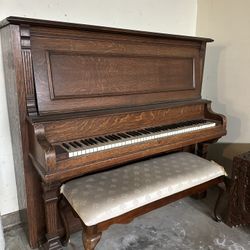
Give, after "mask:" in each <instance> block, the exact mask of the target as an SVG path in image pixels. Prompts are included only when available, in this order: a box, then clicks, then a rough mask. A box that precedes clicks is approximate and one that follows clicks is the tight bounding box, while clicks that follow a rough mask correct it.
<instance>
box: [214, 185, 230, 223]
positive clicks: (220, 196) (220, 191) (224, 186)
mask: <svg viewBox="0 0 250 250" xmlns="http://www.w3.org/2000/svg"><path fill="white" fill-rule="evenodd" d="M221 185H222V187H220V186H219V185H218V189H219V194H218V197H217V200H216V202H215V206H214V219H215V221H217V222H221V221H222V218H221V216H219V215H218V211H217V210H218V207H219V204H220V200H221V198H222V195H223V194H224V193H225V192H226V189H227V187H226V184H225V182H223V183H221Z"/></svg>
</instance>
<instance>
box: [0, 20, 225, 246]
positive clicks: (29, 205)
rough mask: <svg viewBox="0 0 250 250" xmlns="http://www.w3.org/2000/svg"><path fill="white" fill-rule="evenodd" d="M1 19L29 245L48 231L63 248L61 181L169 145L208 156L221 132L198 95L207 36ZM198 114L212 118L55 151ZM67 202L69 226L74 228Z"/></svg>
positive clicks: (221, 123) (220, 120) (221, 121)
mask: <svg viewBox="0 0 250 250" xmlns="http://www.w3.org/2000/svg"><path fill="white" fill-rule="evenodd" d="M0 27H1V38H2V46H3V60H4V70H5V79H6V91H7V98H8V107H9V114H10V123H11V131H12V141H13V150H14V157H15V170H16V175H17V176H18V177H21V178H17V182H18V183H17V185H18V189H19V190H20V191H19V203H20V208H26V210H25V211H26V216H24V217H27V224H28V235H29V242H30V245H31V246H32V247H37V246H38V245H39V244H40V242H44V241H45V240H46V241H47V248H48V249H52V248H53V247H56V248H58V249H60V248H61V246H60V243H59V238H60V236H62V235H63V234H64V228H63V227H62V226H61V220H60V218H59V217H58V215H57V203H58V193H59V186H60V184H62V183H63V182H65V181H67V180H70V179H71V178H76V177H78V176H81V175H84V174H90V173H92V172H96V171H101V170H104V169H107V168H112V167H116V166H120V165H122V164H125V163H127V162H131V161H136V160H140V159H142V158H146V157H150V156H152V155H157V154H164V153H166V152H171V151H178V150H184V151H185V150H192V151H197V152H198V153H199V154H200V155H203V156H205V151H204V149H205V146H203V144H204V143H205V144H206V143H211V142H213V141H215V140H218V139H219V138H220V137H221V136H223V135H225V134H226V118H225V117H224V116H223V115H220V114H216V113H214V112H213V111H212V110H211V102H210V101H207V100H202V99H201V87H202V75H203V67H204V59H205V50H206V43H207V42H211V41H212V40H211V39H208V38H198V37H188V36H176V35H166V34H158V33H150V32H140V31H130V30H122V29H113V28H106V27H97V26H90V25H80V24H70V23H61V22H51V21H44V20H35V19H27V18H19V17H9V18H7V19H6V20H4V21H2V22H1V24H0ZM195 119H204V120H207V119H208V120H211V121H214V122H215V123H216V126H215V127H213V128H208V129H206V130H204V131H202V130H200V131H193V132H189V133H184V134H180V135H176V136H171V137H168V138H165V139H164V138H162V139H158V140H154V141H147V142H143V143H139V144H135V145H130V146H126V147H120V148H119V149H114V150H107V151H102V152H96V153H95V154H89V155H85V156H78V157H73V158H67V157H65V156H63V155H62V154H61V155H60V154H58V151H57V150H56V149H57V145H58V144H60V143H62V142H65V141H69V140H76V139H81V138H89V137H92V136H103V135H109V134H112V133H118V132H126V131H129V130H136V129H141V128H149V127H153V126H161V125H166V124H176V123H180V122H184V121H190V120H195ZM197 144H199V146H198V147H197V146H196V145H197ZM205 144H204V145H205ZM196 148H198V150H195V149H196ZM41 183H42V185H41ZM65 209H66V210H67V211H69V212H67V213H66V214H67V215H66V217H67V219H68V220H70V223H69V224H70V229H69V230H70V231H75V230H78V229H80V222H79V220H77V219H75V218H74V216H73V215H72V213H71V212H70V209H67V208H65ZM45 232H46V233H45ZM95 236H96V237H95V240H94V242H96V241H97V240H98V238H99V236H98V234H96V235H95ZM91 242H92V241H88V240H87V241H86V242H85V243H84V244H87V245H89V244H90V245H91V244H95V243H91Z"/></svg>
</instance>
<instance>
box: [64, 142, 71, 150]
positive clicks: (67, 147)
mask: <svg viewBox="0 0 250 250" xmlns="http://www.w3.org/2000/svg"><path fill="white" fill-rule="evenodd" d="M62 145H63V146H64V147H65V148H66V149H70V146H69V145H68V144H67V143H65V142H64V143H63V144H62Z"/></svg>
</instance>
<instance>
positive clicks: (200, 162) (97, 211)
mask: <svg viewBox="0 0 250 250" xmlns="http://www.w3.org/2000/svg"><path fill="white" fill-rule="evenodd" d="M225 174H226V173H225V170H224V169H223V167H221V166H220V165H218V164H216V163H215V162H210V161H207V160H205V159H203V158H200V157H198V156H196V155H193V154H190V153H185V152H180V153H174V154H169V155H166V156H161V157H158V158H153V159H149V160H144V161H141V162H137V163H133V164H130V165H127V166H124V167H120V168H117V169H113V170H109V171H107V172H103V173H97V174H93V175H89V176H86V177H81V178H78V179H75V180H72V181H69V182H67V183H66V184H64V185H63V186H62V188H61V192H62V193H63V194H64V196H65V197H66V198H67V200H68V201H69V203H70V204H71V205H72V207H73V208H74V209H75V211H76V212H77V214H78V215H79V216H80V218H81V219H82V221H83V222H84V223H85V224H86V225H87V226H91V225H95V224H97V223H99V222H102V221H105V220H108V219H110V218H113V217H116V216H119V215H121V214H124V213H126V212H128V211H131V210H133V209H135V208H138V207H141V206H143V205H145V204H148V203H151V202H153V201H156V200H159V199H161V198H163V197H167V196H170V195H172V194H175V193H178V192H180V191H183V190H185V189H188V188H191V187H193V186H196V185H199V184H201V183H204V182H207V181H209V180H211V179H214V178H216V177H219V176H222V175H225Z"/></svg>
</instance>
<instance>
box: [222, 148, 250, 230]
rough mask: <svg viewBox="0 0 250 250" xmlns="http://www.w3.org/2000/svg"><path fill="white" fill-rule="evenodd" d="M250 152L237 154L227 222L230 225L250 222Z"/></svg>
mask: <svg viewBox="0 0 250 250" xmlns="http://www.w3.org/2000/svg"><path fill="white" fill-rule="evenodd" d="M249 182H250V152H246V153H243V154H241V155H238V156H235V157H234V159H233V170H232V177H231V183H230V191H229V198H228V211H227V215H226V218H225V222H226V223H227V224H228V225H229V226H231V227H232V226H240V225H249V224H250V185H249Z"/></svg>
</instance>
